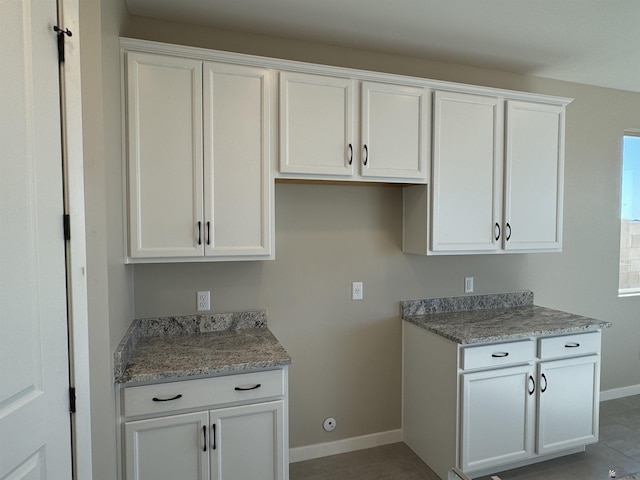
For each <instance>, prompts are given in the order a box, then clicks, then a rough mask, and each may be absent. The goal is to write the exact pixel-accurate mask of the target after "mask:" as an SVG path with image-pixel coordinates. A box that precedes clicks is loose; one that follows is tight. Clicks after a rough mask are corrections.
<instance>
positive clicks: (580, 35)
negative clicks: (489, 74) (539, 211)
mask: <svg viewBox="0 0 640 480" xmlns="http://www.w3.org/2000/svg"><path fill="white" fill-rule="evenodd" d="M126 3H127V6H128V9H129V13H130V14H131V15H139V16H145V17H153V18H159V19H165V20H172V21H176V22H180V23H187V24H193V25H204V26H210V27H215V28H221V29H226V30H234V31H240V32H246V33H256V34H265V35H271V36H278V37H284V38H292V39H298V40H307V41H313V42H321V43H326V44H331V45H339V46H345V47H355V48H363V49H368V50H376V51H381V52H385V53H392V54H401V55H407V56H414V57H418V58H426V59H431V60H436V61H445V62H450V63H460V64H465V65H472V66H477V67H485V68H491V69H496V70H503V71H508V72H515V73H522V74H528V75H536V76H541V77H547V78H553V79H558V80H566V81H570V82H578V83H585V84H590V85H597V86H601V87H610V88H616V89H621V90H630V91H634V92H640V0H126Z"/></svg>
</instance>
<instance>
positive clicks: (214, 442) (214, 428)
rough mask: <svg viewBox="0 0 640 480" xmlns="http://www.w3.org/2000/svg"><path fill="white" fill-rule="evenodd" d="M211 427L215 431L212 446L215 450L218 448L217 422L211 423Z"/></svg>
mask: <svg viewBox="0 0 640 480" xmlns="http://www.w3.org/2000/svg"><path fill="white" fill-rule="evenodd" d="M211 429H212V430H213V433H212V436H213V439H212V445H211V448H212V449H213V450H215V449H216V424H215V423H214V424H213V425H211Z"/></svg>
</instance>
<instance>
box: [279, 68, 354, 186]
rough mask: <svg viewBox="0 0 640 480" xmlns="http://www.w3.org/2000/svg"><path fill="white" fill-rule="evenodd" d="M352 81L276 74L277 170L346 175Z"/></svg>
mask: <svg viewBox="0 0 640 480" xmlns="http://www.w3.org/2000/svg"><path fill="white" fill-rule="evenodd" d="M354 83H355V82H354V81H353V80H350V79H348V78H339V77H327V76H323V75H309V74H304V73H291V72H281V73H280V172H281V173H286V174H301V175H314V174H315V175H323V176H324V175H327V176H335V177H350V176H351V175H353V172H354V165H353V154H354V152H353V148H354V143H355V139H354V100H355V96H354V90H355V85H354Z"/></svg>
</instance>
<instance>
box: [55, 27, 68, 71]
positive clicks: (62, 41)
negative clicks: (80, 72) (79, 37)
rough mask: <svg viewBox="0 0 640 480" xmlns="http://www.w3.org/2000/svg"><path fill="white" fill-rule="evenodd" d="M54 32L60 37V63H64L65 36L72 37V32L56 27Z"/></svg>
mask: <svg viewBox="0 0 640 480" xmlns="http://www.w3.org/2000/svg"><path fill="white" fill-rule="evenodd" d="M53 31H54V32H56V34H57V35H58V61H59V62H60V63H63V62H64V36H65V35H66V36H68V37H70V36H71V35H72V33H71V30H69V29H68V28H65V29H64V30H63V29H61V28H60V27H58V26H57V25H55V26H54V27H53Z"/></svg>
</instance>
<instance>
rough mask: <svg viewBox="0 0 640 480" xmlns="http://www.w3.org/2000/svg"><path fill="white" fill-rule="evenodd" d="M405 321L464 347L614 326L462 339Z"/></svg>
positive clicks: (582, 327) (606, 323) (599, 325)
mask: <svg viewBox="0 0 640 480" xmlns="http://www.w3.org/2000/svg"><path fill="white" fill-rule="evenodd" d="M403 320H404V321H405V322H408V323H411V324H412V325H415V326H417V327H419V328H422V329H424V330H427V331H429V332H432V333H434V334H436V335H439V336H441V337H443V338H446V339H447V340H451V341H452V342H454V343H457V344H459V345H462V346H469V345H482V344H490V343H500V342H508V341H514V340H525V339H527V338H540V337H551V336H558V335H563V334H571V333H587V332H597V331H599V330H602V329H604V328H610V327H612V326H613V324H612V323H611V322H606V321H598V323H596V324H593V325H589V326H579V327H566V328H559V329H553V330H531V331H527V332H522V333H514V334H504V335H491V336H483V337H476V338H469V339H461V338H460V337H456V336H455V335H450V334H448V333H446V332H443V331H442V330H440V329H438V328H437V327H432V326H429V325H427V324H425V323H422V322H418V321H416V320H415V319H413V318H411V317H408V318H404V319H403Z"/></svg>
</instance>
